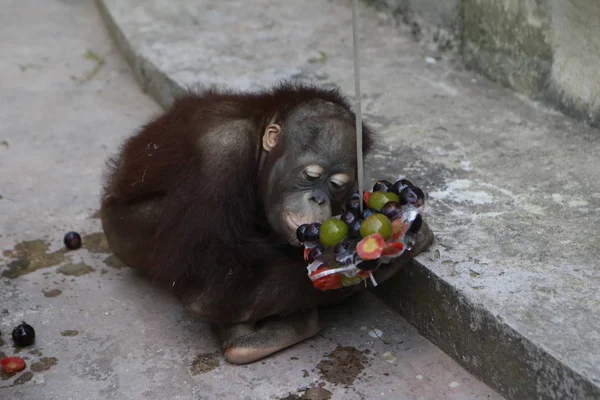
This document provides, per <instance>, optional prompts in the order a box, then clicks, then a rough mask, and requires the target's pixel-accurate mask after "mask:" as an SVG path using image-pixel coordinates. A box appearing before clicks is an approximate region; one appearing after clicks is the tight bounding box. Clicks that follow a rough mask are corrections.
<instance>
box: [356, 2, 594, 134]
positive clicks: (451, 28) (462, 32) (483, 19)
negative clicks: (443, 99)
mask: <svg viewBox="0 0 600 400" xmlns="http://www.w3.org/2000/svg"><path fill="white" fill-rule="evenodd" d="M367 2H368V3H371V4H374V5H376V6H379V7H384V8H386V9H387V10H388V12H390V13H395V14H396V15H402V16H403V19H404V20H405V22H409V23H412V24H423V25H428V26H429V27H430V28H429V31H431V30H432V29H431V27H433V31H436V30H440V29H441V30H445V31H448V32H451V33H452V34H453V36H454V37H455V38H456V39H457V40H456V43H457V45H458V47H459V50H460V52H461V54H462V56H463V60H464V62H465V64H466V65H467V66H469V67H472V68H474V69H476V70H478V71H480V72H481V73H483V74H484V75H485V76H487V77H488V78H490V79H491V80H494V81H496V82H499V83H502V84H504V85H506V86H508V87H511V88H513V89H514V90H516V91H518V92H521V93H524V94H527V95H529V96H531V97H532V98H534V99H538V100H543V101H546V102H547V103H549V104H552V105H554V106H556V107H557V108H559V109H561V110H562V111H563V112H565V113H566V114H568V115H571V116H573V117H576V118H578V119H582V120H586V121H589V122H590V123H592V124H593V125H596V126H600V0H367ZM423 30H424V31H425V30H427V28H425V29H423Z"/></svg>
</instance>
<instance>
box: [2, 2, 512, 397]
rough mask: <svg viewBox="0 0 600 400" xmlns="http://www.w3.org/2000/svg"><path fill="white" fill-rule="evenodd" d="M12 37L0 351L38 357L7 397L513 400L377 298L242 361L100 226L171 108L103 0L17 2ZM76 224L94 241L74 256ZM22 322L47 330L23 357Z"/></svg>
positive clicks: (6, 96) (6, 47)
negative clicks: (159, 116) (159, 100)
mask: <svg viewBox="0 0 600 400" xmlns="http://www.w3.org/2000/svg"><path fill="white" fill-rule="evenodd" d="M0 32H1V33H2V34H0V51H1V52H2V55H3V56H2V58H0V91H1V92H2V93H3V96H1V97H0V183H1V184H0V194H1V196H2V198H1V199H0V333H1V335H0V339H1V340H0V353H2V355H13V354H17V355H20V356H22V357H23V358H25V359H26V361H27V364H28V366H27V369H26V370H25V371H24V372H21V373H18V374H17V375H15V376H7V375H4V374H2V373H0V398H1V399H15V400H21V399H23V400H34V399H35V400H38V399H44V400H54V399H56V400H59V399H60V400H68V399H73V400H83V399H85V400H95V399H119V400H121V399H135V400H137V399H149V400H152V399H261V400H262V399H275V398H287V399H296V398H300V397H299V395H300V394H302V393H304V397H302V398H307V399H308V398H311V399H322V400H324V399H328V398H332V399H373V398H389V399H411V400H412V399H415V400H416V399H431V400H435V399H441V398H444V399H457V400H459V399H460V400H462V399H500V398H501V397H500V396H498V395H497V394H496V393H494V392H493V391H492V390H490V389H489V388H487V387H486V386H485V385H484V384H482V383H481V382H479V381H478V380H477V379H476V378H474V377H473V376H471V375H469V374H468V373H467V372H466V371H465V370H464V369H462V368H461V367H460V366H458V364H457V363H456V362H454V361H453V360H452V359H451V358H450V357H449V356H447V355H445V354H444V353H442V352H441V351H440V350H439V349H437V348H436V347H435V346H434V345H432V344H431V343H430V342H428V341H427V340H425V339H424V338H423V337H421V336H419V335H418V333H417V332H416V331H415V329H414V328H412V327H411V326H410V325H409V324H408V323H407V322H406V321H404V320H403V319H401V318H400V317H399V316H398V314H397V313H395V312H393V311H392V310H390V309H389V308H388V307H386V306H385V305H384V304H382V303H381V302H380V301H379V300H377V299H376V298H375V297H374V296H372V295H370V294H368V293H366V294H365V295H363V296H360V297H358V298H356V299H354V300H353V301H351V302H349V303H347V304H344V305H342V306H339V307H336V308H331V309H328V310H326V311H324V314H323V315H324V318H325V322H326V327H325V329H324V330H323V332H322V334H321V335H319V336H317V337H315V338H313V339H312V340H310V341H307V342H305V343H303V344H301V345H299V346H296V347H294V348H292V349H290V350H288V351H285V352H282V353H280V354H278V355H276V356H274V357H271V358H269V359H267V360H265V361H264V362H260V363H257V364H254V365H250V366H232V365H229V364H227V363H226V362H225V361H224V359H223V358H222V356H221V355H220V352H219V349H218V345H217V341H216V339H215V337H214V336H213V334H212V332H211V331H210V329H209V327H208V326H207V325H206V324H203V323H200V322H197V321H194V320H192V319H190V318H189V317H188V316H186V315H185V314H184V312H183V310H182V308H181V307H180V305H179V304H178V303H177V302H176V301H175V300H174V299H173V298H172V297H171V296H169V295H168V294H164V293H162V292H160V291H158V290H157V289H156V288H155V287H153V286H152V285H151V284H150V283H149V282H148V281H147V280H146V279H144V278H143V277H142V276H140V275H138V274H136V273H135V272H134V271H132V270H130V269H128V268H121V266H120V265H119V264H117V263H115V261H114V260H113V259H111V258H110V254H109V253H108V249H107V247H106V242H105V241H104V238H103V236H102V234H101V233H100V231H101V228H100V223H99V220H98V219H97V218H96V217H95V212H96V210H97V209H98V205H99V194H100V193H99V191H100V188H99V185H100V177H101V172H102V169H103V166H104V162H105V160H106V157H107V155H108V154H111V153H113V152H114V151H115V150H116V149H117V148H118V146H119V145H120V142H121V140H122V139H123V138H124V137H126V136H128V135H130V134H131V133H132V132H133V131H134V130H135V129H137V128H138V127H139V126H140V125H141V124H143V123H144V122H146V121H147V119H148V118H149V117H151V116H152V115H154V114H155V113H157V112H158V111H159V110H160V108H159V107H158V106H157V105H156V103H155V102H154V101H152V100H151V99H150V98H148V97H146V96H144V95H142V94H141V93H140V90H139V87H138V85H137V84H136V83H135V80H134V79H133V76H132V74H131V73H130V72H129V68H128V66H127V65H126V64H125V63H124V62H123V60H122V57H121V55H120V54H119V51H118V50H117V49H116V48H115V46H114V44H113V43H112V41H111V40H110V38H109V36H108V34H107V32H106V30H105V29H104V27H103V24H102V22H101V20H100V17H99V14H98V12H97V9H96V8H95V7H94V6H93V4H92V2H90V1H64V0H63V1H58V0H49V1H45V2H43V4H41V3H40V2H38V1H35V0H9V1H5V2H4V3H3V12H2V14H0ZM88 51H89V52H88ZM86 53H87V57H86V56H85V54H86ZM98 60H100V61H98ZM97 66H99V68H96V67H97ZM69 230H77V231H79V232H81V233H82V234H83V244H84V248H83V249H80V250H77V251H72V252H68V253H65V251H64V250H63V246H62V238H63V235H64V233H65V232H67V231H69ZM22 320H25V321H26V322H28V323H29V324H31V325H33V326H34V327H35V329H36V331H37V339H36V343H35V345H33V346H31V347H29V348H26V349H23V350H21V351H18V350H17V349H15V348H13V346H12V340H11V339H10V332H11V330H12V328H13V327H14V326H15V325H16V324H18V323H19V322H20V321H22ZM376 329H377V331H375V330H376ZM371 331H373V332H372V334H373V335H374V336H371V335H370V332H371ZM375 333H377V334H378V335H379V336H377V335H375ZM338 347H340V348H338ZM343 347H347V348H346V349H344V348H343ZM330 354H332V355H331V356H330ZM344 357H346V358H344ZM344 359H345V360H346V364H348V365H346V366H344V365H342V364H340V362H341V360H344ZM348 366H350V367H353V368H346V367H348ZM322 371H328V372H326V373H325V372H322ZM354 375H356V377H355V376H354ZM290 394H291V396H288V395H290Z"/></svg>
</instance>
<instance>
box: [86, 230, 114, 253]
mask: <svg viewBox="0 0 600 400" xmlns="http://www.w3.org/2000/svg"><path fill="white" fill-rule="evenodd" d="M81 243H82V244H83V247H85V248H86V249H87V250H88V251H89V252H90V253H110V248H109V247H108V240H107V239H106V235H104V233H103V232H96V233H90V234H88V235H84V236H83V237H82V238H81Z"/></svg>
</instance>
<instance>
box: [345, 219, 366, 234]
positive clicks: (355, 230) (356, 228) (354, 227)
mask: <svg viewBox="0 0 600 400" xmlns="http://www.w3.org/2000/svg"><path fill="white" fill-rule="evenodd" d="M362 221H363V220H362V219H359V218H357V219H356V220H355V221H354V222H353V223H352V224H351V225H350V229H349V230H348V237H349V238H351V239H356V238H358V237H360V224H361V223H362Z"/></svg>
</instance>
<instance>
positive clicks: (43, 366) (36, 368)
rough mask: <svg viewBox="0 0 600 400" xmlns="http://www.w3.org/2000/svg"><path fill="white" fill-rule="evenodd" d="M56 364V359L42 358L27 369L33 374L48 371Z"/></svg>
mask: <svg viewBox="0 0 600 400" xmlns="http://www.w3.org/2000/svg"><path fill="white" fill-rule="evenodd" d="M57 363H58V359H57V358H56V357H42V358H40V359H39V361H36V362H34V363H33V364H31V367H29V369H30V370H31V371H33V372H43V371H48V370H49V369H50V368H52V367H54V366H55V365H56V364H57Z"/></svg>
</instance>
